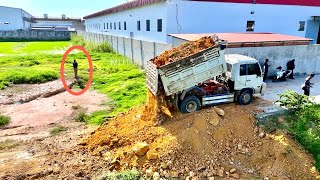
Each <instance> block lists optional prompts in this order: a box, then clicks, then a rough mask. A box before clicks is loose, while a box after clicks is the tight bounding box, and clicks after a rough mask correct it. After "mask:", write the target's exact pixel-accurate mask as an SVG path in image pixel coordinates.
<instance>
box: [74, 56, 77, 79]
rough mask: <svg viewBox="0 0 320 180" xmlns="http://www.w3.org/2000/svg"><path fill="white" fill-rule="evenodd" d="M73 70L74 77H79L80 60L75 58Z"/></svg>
mask: <svg viewBox="0 0 320 180" xmlns="http://www.w3.org/2000/svg"><path fill="white" fill-rule="evenodd" d="M73 71H74V78H78V62H77V61H76V60H75V59H74V60H73Z"/></svg>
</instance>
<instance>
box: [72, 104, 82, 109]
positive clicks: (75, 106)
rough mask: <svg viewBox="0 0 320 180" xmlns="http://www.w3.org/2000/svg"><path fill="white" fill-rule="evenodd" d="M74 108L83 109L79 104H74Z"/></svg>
mask: <svg viewBox="0 0 320 180" xmlns="http://www.w3.org/2000/svg"><path fill="white" fill-rule="evenodd" d="M72 109H73V110H78V109H82V107H81V106H80V105H79V104H78V105H74V106H72Z"/></svg>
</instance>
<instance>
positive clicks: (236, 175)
mask: <svg viewBox="0 0 320 180" xmlns="http://www.w3.org/2000/svg"><path fill="white" fill-rule="evenodd" d="M230 176H231V177H233V178H235V179H239V178H240V176H239V174H230Z"/></svg>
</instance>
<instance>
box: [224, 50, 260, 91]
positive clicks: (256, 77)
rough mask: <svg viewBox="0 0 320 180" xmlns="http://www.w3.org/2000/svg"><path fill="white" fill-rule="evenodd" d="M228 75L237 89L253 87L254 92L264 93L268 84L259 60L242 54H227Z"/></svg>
mask: <svg viewBox="0 0 320 180" xmlns="http://www.w3.org/2000/svg"><path fill="white" fill-rule="evenodd" d="M225 61H226V63H227V76H228V77H229V80H230V81H231V83H233V85H232V84H229V85H231V86H233V89H234V90H235V91H239V90H243V89H251V90H252V94H256V95H258V94H261V95H262V94H263V92H264V90H265V89H266V84H265V83H264V82H263V74H262V70H261V67H260V64H259V62H258V61H257V60H256V59H253V58H251V57H248V56H244V55H240V54H226V55H225Z"/></svg>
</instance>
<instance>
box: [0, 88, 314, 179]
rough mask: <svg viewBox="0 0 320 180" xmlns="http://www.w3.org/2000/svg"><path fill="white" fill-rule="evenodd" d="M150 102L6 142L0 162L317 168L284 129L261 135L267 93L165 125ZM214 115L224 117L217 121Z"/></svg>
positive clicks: (206, 172) (180, 171) (292, 174)
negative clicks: (138, 151)
mask: <svg viewBox="0 0 320 180" xmlns="http://www.w3.org/2000/svg"><path fill="white" fill-rule="evenodd" d="M147 102H149V106H147V107H145V106H140V107H136V108H134V109H132V110H130V111H129V112H128V113H126V114H121V115H119V116H117V117H116V118H115V119H113V120H111V121H109V122H107V123H105V124H104V125H103V126H101V127H99V128H98V129H96V130H95V131H94V132H92V128H91V129H90V128H89V129H88V127H87V126H84V125H81V124H80V125H79V124H77V125H76V124H73V125H72V126H71V127H70V128H68V130H67V131H66V132H63V133H61V134H60V135H58V136H50V137H47V138H34V139H31V140H29V141H25V142H23V143H21V145H19V146H17V147H15V148H12V149H10V150H9V151H8V150H3V151H5V153H11V155H10V154H5V155H4V156H5V157H6V158H7V160H5V161H3V162H4V163H5V165H4V166H1V165H0V169H1V171H0V177H2V179H19V178H20V179H49V178H53V179H54V178H62V179H86V178H87V179H90V178H92V179H94V178H97V177H99V175H101V173H103V172H106V171H109V170H126V169H131V168H132V167H136V168H138V169H139V170H140V171H141V172H145V173H150V170H151V172H155V171H156V172H159V173H160V175H161V176H163V177H170V176H171V177H181V178H187V177H193V179H197V178H198V179H207V178H209V177H214V178H215V179H226V178H228V177H230V179H232V178H240V179H262V178H265V177H268V178H270V179H316V178H317V177H318V176H319V173H318V172H317V171H316V170H315V169H314V168H313V163H314V160H313V159H312V157H311V156H310V155H309V154H308V153H306V152H305V151H304V150H303V149H302V148H300V146H299V145H297V144H296V143H295V142H294V141H293V140H292V139H291V138H290V137H288V136H287V135H285V134H284V133H282V132H280V131H277V132H276V133H274V134H267V135H266V136H264V137H259V134H261V132H263V130H262V129H260V128H257V127H256V126H255V118H254V117H253V115H252V114H253V113H255V112H258V111H259V110H256V107H257V106H259V105H261V104H263V105H266V104H267V103H266V102H265V101H262V100H259V99H256V100H255V101H254V102H253V103H252V104H250V105H248V106H240V105H237V104H234V103H232V104H226V105H221V106H219V108H221V109H223V110H224V111H225V115H224V116H223V117H221V116H219V115H217V114H216V112H215V111H214V110H213V107H210V108H204V109H203V110H200V111H197V112H195V113H191V114H181V113H179V112H177V111H172V115H173V118H168V117H166V120H165V121H164V122H163V124H162V125H158V123H157V121H158V120H159V119H158V118H165V116H163V115H161V114H160V110H159V107H160V109H161V103H159V101H156V102H155V99H154V98H152V97H150V94H149V99H148V100H147ZM152 102H153V103H152ZM150 103H151V106H150ZM161 121H162V120H161ZM210 122H211V123H213V124H214V123H217V122H219V123H218V125H216V126H214V125H211V124H210ZM65 123H68V121H66V122H65ZM66 126H67V125H66ZM91 132H92V133H91ZM137 142H146V143H148V144H149V146H150V150H149V151H150V152H151V151H154V152H156V154H157V155H158V158H157V159H155V160H148V159H147V158H146V157H145V156H143V157H137V156H136V155H134V153H133V152H132V147H133V146H134V145H135V144H136V143H137ZM3 151H1V150H0V154H1V153H3ZM0 157H1V156H0ZM17 157H19V160H16V159H17ZM0 159H1V158H0ZM11 160H12V161H11ZM0 164H1V160H0ZM231 172H232V173H231Z"/></svg>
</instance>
